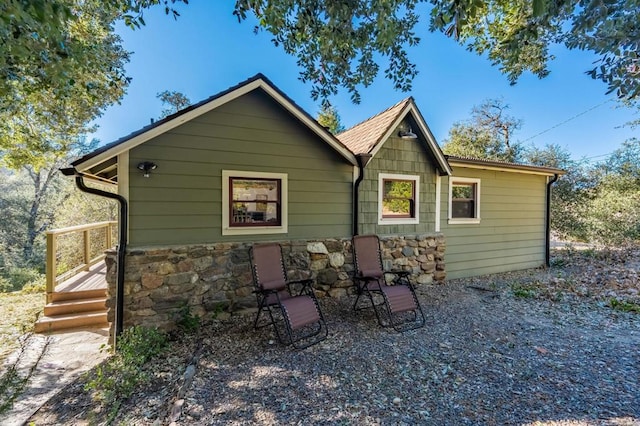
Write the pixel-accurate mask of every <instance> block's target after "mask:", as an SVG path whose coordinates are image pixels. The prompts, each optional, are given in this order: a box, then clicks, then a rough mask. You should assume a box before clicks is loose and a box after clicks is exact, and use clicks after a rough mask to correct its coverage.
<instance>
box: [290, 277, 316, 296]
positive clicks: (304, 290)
mask: <svg viewBox="0 0 640 426" xmlns="http://www.w3.org/2000/svg"><path fill="white" fill-rule="evenodd" d="M295 284H301V285H302V287H301V289H300V292H294V291H292V290H293V289H292V285H293V286H295ZM312 284H313V280H312V279H310V278H307V279H304V280H293V281H287V288H288V289H289V293H290V294H291V295H296V296H299V295H302V294H309V293H313V287H312Z"/></svg>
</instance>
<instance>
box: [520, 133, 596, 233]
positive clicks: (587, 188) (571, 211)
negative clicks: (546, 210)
mask: <svg viewBox="0 0 640 426" xmlns="http://www.w3.org/2000/svg"><path fill="white" fill-rule="evenodd" d="M523 158H524V161H525V162H526V163H529V164H534V165H537V166H546V167H554V168H558V169H562V170H565V171H566V174H565V175H563V176H562V177H560V179H559V180H558V181H557V182H555V183H554V184H553V186H552V188H551V206H552V208H551V229H552V230H553V232H554V233H555V234H556V235H557V236H559V237H560V238H562V239H574V240H589V239H590V236H589V225H588V217H589V215H590V209H589V206H590V203H591V200H592V199H593V197H594V195H595V188H596V187H597V186H598V184H599V182H598V180H596V179H593V178H592V173H591V172H590V170H589V167H588V164H587V163H586V161H576V160H574V159H573V158H572V157H571V153H570V152H569V151H567V150H566V149H565V148H562V147H561V146H560V145H557V144H550V145H546V146H545V147H544V148H537V147H530V148H529V149H527V150H526V151H525V152H524V153H523Z"/></svg>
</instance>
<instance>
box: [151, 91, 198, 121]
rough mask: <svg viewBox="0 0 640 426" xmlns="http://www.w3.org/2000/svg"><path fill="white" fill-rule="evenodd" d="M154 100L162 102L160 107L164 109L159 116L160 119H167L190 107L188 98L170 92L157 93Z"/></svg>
mask: <svg viewBox="0 0 640 426" xmlns="http://www.w3.org/2000/svg"><path fill="white" fill-rule="evenodd" d="M156 98H158V99H160V100H161V101H162V106H163V107H164V109H163V110H162V113H161V114H160V118H164V117H167V116H169V115H171V114H174V113H176V112H178V111H180V110H181V109H184V108H186V107H188V106H189V105H191V101H190V100H189V98H187V97H186V96H185V95H184V94H183V93H181V92H170V91H168V90H165V91H163V92H160V93H158V94H157V95H156Z"/></svg>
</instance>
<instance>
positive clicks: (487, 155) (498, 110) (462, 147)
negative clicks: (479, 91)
mask: <svg viewBox="0 0 640 426" xmlns="http://www.w3.org/2000/svg"><path fill="white" fill-rule="evenodd" d="M507 109H509V106H508V105H506V104H505V103H504V102H503V101H502V100H501V99H488V100H486V101H484V102H483V103H482V104H481V105H478V106H475V107H473V109H472V110H471V118H470V119H469V120H467V121H462V122H457V123H455V124H454V125H453V127H452V128H451V129H450V130H449V137H448V138H447V139H446V140H445V141H444V144H443V146H442V150H443V152H444V153H445V154H448V155H455V156H458V157H467V158H482V159H487V160H497V161H508V162H512V163H513V162H519V161H521V157H522V151H523V148H522V146H521V145H520V144H519V143H517V142H514V141H513V135H514V133H515V132H516V131H517V130H518V129H520V127H521V126H522V120H520V119H516V118H514V117H511V116H509V115H507V114H506V110H507Z"/></svg>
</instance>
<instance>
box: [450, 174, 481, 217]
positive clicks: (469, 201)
mask: <svg viewBox="0 0 640 426" xmlns="http://www.w3.org/2000/svg"><path fill="white" fill-rule="evenodd" d="M449 223H453V224H455V223H480V179H472V178H453V177H452V178H450V180H449Z"/></svg>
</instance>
